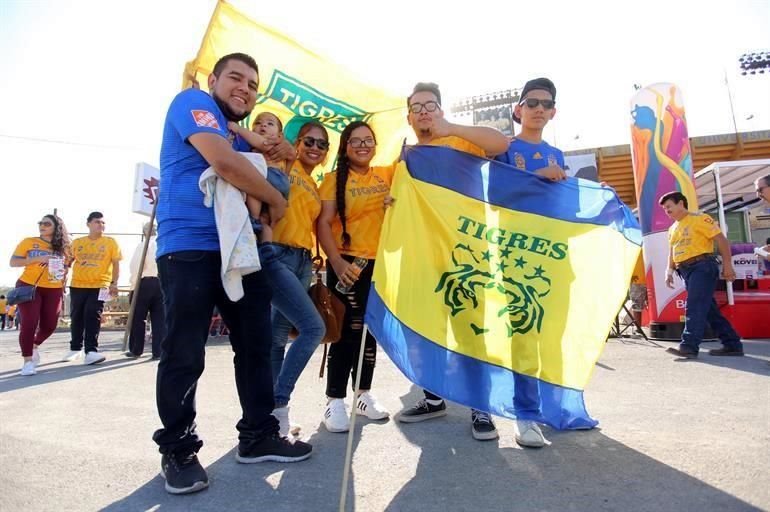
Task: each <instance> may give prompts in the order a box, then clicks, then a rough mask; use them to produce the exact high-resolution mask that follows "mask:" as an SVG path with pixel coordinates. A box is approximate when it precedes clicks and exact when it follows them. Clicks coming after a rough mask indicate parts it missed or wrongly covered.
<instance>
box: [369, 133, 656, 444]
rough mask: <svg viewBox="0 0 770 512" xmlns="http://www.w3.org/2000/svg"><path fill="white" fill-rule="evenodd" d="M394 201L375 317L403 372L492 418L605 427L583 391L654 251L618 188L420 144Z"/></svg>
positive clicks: (375, 290)
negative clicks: (635, 277) (639, 266)
mask: <svg viewBox="0 0 770 512" xmlns="http://www.w3.org/2000/svg"><path fill="white" fill-rule="evenodd" d="M391 195H392V196H393V197H395V198H396V203H395V205H394V206H393V207H391V208H390V209H389V210H388V213H387V215H386V218H385V223H384V225H383V228H382V233H381V237H380V245H379V249H378V253H377V259H376V265H375V269H374V280H373V285H372V289H371V291H370V295H369V302H368V305H367V312H366V322H367V324H368V326H369V329H370V330H371V331H372V333H373V334H374V336H375V337H376V338H377V341H378V342H379V343H380V345H381V346H382V347H383V348H384V350H385V351H386V352H387V353H388V355H389V356H390V357H391V359H392V360H393V361H394V362H395V363H396V365H397V366H398V367H399V368H400V370H401V371H402V372H403V373H404V374H405V375H406V376H407V377H408V378H409V379H410V380H411V381H412V382H414V383H416V384H418V385H420V386H422V387H424V388H426V389H428V390H430V391H432V392H433V393H436V394H438V395H440V396H442V397H444V398H446V399H448V400H451V401H454V402H459V403H462V404H465V405H468V406H470V407H474V408H477V409H481V410H483V411H489V412H491V413H493V414H498V415H502V416H508V417H513V416H515V415H516V414H518V417H520V418H521V419H532V420H536V421H540V422H544V423H547V424H548V425H551V426H552V427H554V428H558V429H580V428H591V427H593V426H595V425H596V421H595V420H593V419H592V418H591V417H590V416H589V414H588V413H587V411H586V408H585V405H584V402H583V389H584V388H585V386H586V383H587V382H588V380H589V377H590V375H591V371H592V370H593V367H594V364H595V363H596V360H597V359H598V358H599V355H600V354H601V351H602V349H603V347H604V342H605V340H606V337H607V333H608V332H609V329H610V326H611V324H612V322H613V320H614V318H615V315H616V314H617V312H618V310H619V309H620V308H621V305H622V304H623V301H624V300H625V299H626V293H627V290H628V286H629V281H630V278H631V274H632V271H633V268H634V264H635V263H636V260H637V257H638V255H639V250H640V244H641V235H640V230H639V226H638V223H637V222H636V219H635V218H634V216H633V214H632V213H631V211H630V210H629V209H628V207H626V206H625V205H624V204H623V203H622V202H621V201H620V199H618V197H617V195H616V194H615V192H614V191H613V190H612V189H610V188H606V187H601V186H600V185H599V184H596V183H593V182H589V181H584V180H577V179H569V180H567V181H564V182H559V183H552V182H550V181H548V180H546V179H544V178H541V177H539V176H536V175H534V174H531V173H527V172H523V171H519V170H516V169H514V168H513V167H510V166H508V165H505V164H501V163H498V162H493V161H490V160H486V159H482V158H477V157H474V156H472V155H469V154H467V153H462V152H459V151H455V150H453V149H449V148H442V147H432V146H416V147H407V148H405V150H404V160H403V161H402V162H401V163H400V164H399V168H398V170H397V171H396V176H395V179H394V183H393V186H392V189H391ZM514 404H516V405H514Z"/></svg>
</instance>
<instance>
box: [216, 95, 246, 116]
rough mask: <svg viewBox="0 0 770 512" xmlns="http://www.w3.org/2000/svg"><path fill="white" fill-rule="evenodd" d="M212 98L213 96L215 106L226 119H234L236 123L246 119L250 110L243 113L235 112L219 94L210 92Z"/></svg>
mask: <svg viewBox="0 0 770 512" xmlns="http://www.w3.org/2000/svg"><path fill="white" fill-rule="evenodd" d="M211 97H212V98H214V101H215V102H216V104H217V106H218V107H219V110H221V111H222V113H223V114H224V115H225V117H226V118H227V120H228V121H234V122H236V123H238V122H240V121H242V120H244V119H246V118H247V117H248V115H249V114H250V112H248V111H246V112H244V113H243V114H236V113H235V112H233V109H231V108H230V105H228V104H227V103H226V102H225V101H223V100H222V99H221V98H220V97H219V96H217V95H216V94H214V93H212V95H211Z"/></svg>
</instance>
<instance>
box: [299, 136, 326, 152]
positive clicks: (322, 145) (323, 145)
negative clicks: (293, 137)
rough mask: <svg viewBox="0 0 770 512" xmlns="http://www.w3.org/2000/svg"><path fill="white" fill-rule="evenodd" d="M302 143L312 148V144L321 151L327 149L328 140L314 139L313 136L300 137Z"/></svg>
mask: <svg viewBox="0 0 770 512" xmlns="http://www.w3.org/2000/svg"><path fill="white" fill-rule="evenodd" d="M302 143H303V144H304V145H305V147H306V148H312V147H313V145H315V147H317V148H318V149H320V150H321V151H326V150H327V149H329V141H328V140H324V139H316V138H315V137H302Z"/></svg>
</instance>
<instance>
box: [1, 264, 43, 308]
mask: <svg viewBox="0 0 770 512" xmlns="http://www.w3.org/2000/svg"><path fill="white" fill-rule="evenodd" d="M44 272H46V270H43V272H41V273H40V275H39V276H38V278H37V280H36V281H35V284H34V285H32V286H30V285H28V284H25V285H22V286H17V287H16V288H14V289H13V290H11V291H10V292H8V296H7V297H6V299H8V305H10V306H13V305H16V304H24V303H25V302H31V301H33V300H35V290H36V289H37V283H38V281H40V278H41V277H43V273H44Z"/></svg>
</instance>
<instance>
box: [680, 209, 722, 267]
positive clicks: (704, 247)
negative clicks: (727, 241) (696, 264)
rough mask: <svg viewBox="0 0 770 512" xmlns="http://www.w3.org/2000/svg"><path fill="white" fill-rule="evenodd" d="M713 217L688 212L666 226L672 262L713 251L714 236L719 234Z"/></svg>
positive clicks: (720, 231)
mask: <svg viewBox="0 0 770 512" xmlns="http://www.w3.org/2000/svg"><path fill="white" fill-rule="evenodd" d="M721 233H722V230H720V229H719V226H717V224H716V222H714V219H712V218H711V217H709V216H708V215H705V214H702V213H690V214H687V216H686V217H685V218H684V219H682V220H680V221H677V222H674V223H673V224H672V225H671V227H669V228H668V243H669V244H670V245H671V250H672V252H673V255H674V263H681V262H683V261H685V260H689V259H690V258H694V257H695V256H699V255H701V254H711V253H713V252H714V237H715V236H717V235H719V234H721Z"/></svg>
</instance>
